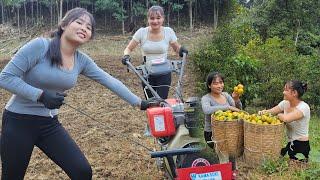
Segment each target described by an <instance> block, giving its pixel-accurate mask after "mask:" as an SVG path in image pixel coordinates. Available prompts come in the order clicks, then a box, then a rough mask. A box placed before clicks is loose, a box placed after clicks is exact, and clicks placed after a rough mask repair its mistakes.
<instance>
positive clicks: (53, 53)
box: [46, 7, 96, 65]
mask: <svg viewBox="0 0 320 180" xmlns="http://www.w3.org/2000/svg"><path fill="white" fill-rule="evenodd" d="M84 15H87V16H88V17H89V18H90V21H91V26H92V27H91V32H92V35H91V39H92V38H93V37H94V34H95V33H94V32H95V26H96V22H95V20H94V18H93V16H92V14H91V13H89V12H88V11H87V10H86V9H84V8H78V7H77V8H73V9H71V10H69V11H68V12H67V13H66V14H65V16H64V17H63V18H62V20H61V21H60V23H59V24H58V28H57V30H55V31H54V32H53V33H52V34H51V37H52V40H51V42H50V44H49V49H48V51H47V54H46V55H47V57H49V59H50V60H51V65H62V57H61V52H60V44H61V41H60V39H61V35H62V33H63V30H62V27H65V26H67V25H69V24H70V23H72V22H73V21H75V20H77V19H78V18H80V17H81V16H84Z"/></svg>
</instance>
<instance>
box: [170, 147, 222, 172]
mask: <svg viewBox="0 0 320 180" xmlns="http://www.w3.org/2000/svg"><path fill="white" fill-rule="evenodd" d="M192 146H195V145H192ZM192 146H191V147H192ZM200 158H202V160H203V161H204V162H206V163H209V164H219V158H218V156H217V154H215V153H214V152H213V151H212V149H210V148H206V149H204V150H203V151H202V152H199V153H195V154H186V155H180V156H177V161H176V166H177V168H188V167H192V164H193V163H195V164H194V166H193V167H196V166H206V165H208V164H206V163H204V162H202V160H200ZM196 160H197V161H198V162H195V161H196ZM199 160H200V161H199Z"/></svg>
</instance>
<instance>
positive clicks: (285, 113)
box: [259, 80, 310, 162]
mask: <svg viewBox="0 0 320 180" xmlns="http://www.w3.org/2000/svg"><path fill="white" fill-rule="evenodd" d="M306 91H307V84H305V83H302V82H300V81H297V80H292V81H288V82H287V83H286V84H285V86H284V90H283V99H284V100H283V101H281V102H280V103H279V104H278V105H277V106H275V107H273V108H271V109H268V110H262V111H259V114H264V113H272V114H277V116H278V118H279V119H280V120H281V121H283V122H285V124H286V128H287V136H288V144H287V146H286V147H285V148H283V149H282V150H281V155H282V156H285V155H286V153H288V155H289V157H290V159H294V160H298V158H297V157H296V156H295V155H296V154H297V153H301V154H303V155H304V156H305V159H302V161H304V162H308V158H309V152H310V144H309V134H308V133H309V121H310V107H309V105H308V104H307V103H305V102H304V101H302V100H301V97H302V95H303V94H304V93H305V92H306Z"/></svg>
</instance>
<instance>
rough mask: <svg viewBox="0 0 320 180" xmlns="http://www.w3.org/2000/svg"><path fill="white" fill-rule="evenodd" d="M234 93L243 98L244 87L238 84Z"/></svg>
mask: <svg viewBox="0 0 320 180" xmlns="http://www.w3.org/2000/svg"><path fill="white" fill-rule="evenodd" d="M233 92H234V93H237V94H239V96H241V95H242V94H243V93H244V86H243V85H242V84H238V85H237V86H235V87H234V88H233Z"/></svg>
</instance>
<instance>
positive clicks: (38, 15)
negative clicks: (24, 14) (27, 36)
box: [36, 0, 39, 24]
mask: <svg viewBox="0 0 320 180" xmlns="http://www.w3.org/2000/svg"><path fill="white" fill-rule="evenodd" d="M36 1H37V20H36V21H37V24H39V1H38V0H36Z"/></svg>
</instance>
